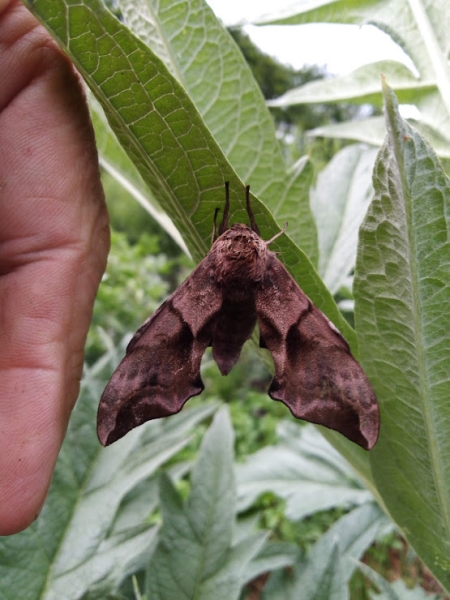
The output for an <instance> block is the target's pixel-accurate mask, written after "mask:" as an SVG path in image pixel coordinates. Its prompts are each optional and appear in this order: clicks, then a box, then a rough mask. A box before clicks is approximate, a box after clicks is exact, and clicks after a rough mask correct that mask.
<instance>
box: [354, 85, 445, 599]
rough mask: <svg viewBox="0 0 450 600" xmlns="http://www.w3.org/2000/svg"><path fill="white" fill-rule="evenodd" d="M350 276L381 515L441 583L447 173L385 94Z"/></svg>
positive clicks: (391, 97) (373, 467)
mask: <svg viewBox="0 0 450 600" xmlns="http://www.w3.org/2000/svg"><path fill="white" fill-rule="evenodd" d="M386 103H387V127H388V137H387V140H386V142H385V144H384V146H383V147H382V149H381V151H380V154H379V157H378V160H377V163H376V166H375V171H374V186H375V191H376V193H375V199H374V202H373V204H372V205H371V207H370V209H369V212H368V215H367V217H366V219H365V221H364V223H363V226H362V229H361V233H360V242H359V250H358V260H357V268H356V275H355V283H354V294H355V300H356V307H355V317H356V320H357V325H358V329H357V330H358V336H359V344H360V346H359V347H360V351H361V362H362V364H363V366H364V368H365V370H366V372H367V373H368V376H369V378H370V380H371V382H372V383H373V385H374V387H375V390H376V392H377V396H378V399H379V402H380V407H381V423H382V426H381V435H380V440H379V443H378V445H377V447H376V448H375V449H374V451H373V452H372V453H371V455H370V462H371V465H372V472H373V474H374V477H375V481H376V484H377V487H378V489H379V491H380V493H381V495H382V497H383V501H384V502H385V505H386V506H387V508H388V510H389V512H390V514H391V515H392V516H393V518H394V519H395V521H396V522H397V523H398V524H399V526H400V527H401V528H402V529H403V531H404V532H405V534H406V535H407V537H408V539H409V540H410V542H411V543H412V545H413V546H414V548H415V549H416V551H417V552H418V553H419V555H420V556H421V558H422V559H423V560H424V561H425V562H426V564H427V565H428V567H429V568H430V569H431V570H432V571H433V573H434V574H435V575H436V576H437V577H438V578H439V579H440V580H441V582H442V583H443V585H444V586H446V587H447V589H449V588H450V402H449V398H450V368H449V365H450V338H449V335H448V332H449V331H450V241H449V238H450V210H449V206H450V181H449V179H448V178H447V177H446V175H445V173H444V172H443V170H442V167H441V165H440V163H439V161H438V159H437V158H436V155H435V153H434V152H433V150H432V148H431V147H430V146H429V145H428V144H427V143H426V142H425V141H424V139H423V138H421V137H420V136H419V134H418V133H417V132H416V131H415V130H414V129H412V128H411V127H410V126H409V125H408V124H407V123H406V122H405V121H403V120H402V119H401V118H400V117H399V115H398V112H397V108H396V102H395V97H394V96H393V94H392V92H390V91H389V92H388V91H387V92H386Z"/></svg>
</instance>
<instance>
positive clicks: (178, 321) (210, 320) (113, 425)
mask: <svg viewBox="0 0 450 600" xmlns="http://www.w3.org/2000/svg"><path fill="white" fill-rule="evenodd" d="M212 262H213V260H212V258H211V255H210V254H209V255H208V256H207V257H206V258H205V259H204V260H203V261H202V262H201V263H200V264H199V266H198V267H197V268H196V269H195V271H194V272H193V273H192V274H191V275H190V276H189V277H188V278H187V279H186V281H185V282H184V283H183V284H182V285H181V286H180V287H179V288H178V289H177V290H176V291H175V292H174V293H173V294H172V295H171V296H170V297H169V298H168V299H167V300H166V301H165V302H164V304H163V305H162V306H160V308H159V309H158V310H157V311H156V312H155V313H154V314H153V315H152V316H151V317H149V318H148V319H147V321H145V323H144V324H143V325H141V327H140V328H139V329H138V331H137V332H136V334H135V335H134V337H133V339H132V340H131V342H130V343H129V344H128V347H127V352H126V356H125V357H124V358H123V359H122V361H121V363H120V364H119V366H118V367H117V369H116V370H115V372H114V374H113V376H112V377H111V379H110V381H109V383H108V385H107V386H106V388H105V390H104V392H103V395H102V397H101V400H100V404H99V408H98V437H99V439H100V442H101V443H102V444H103V445H108V444H111V443H113V442H114V441H116V440H118V439H119V438H121V437H122V436H124V435H125V434H126V433H127V432H128V431H130V430H131V429H133V428H134V427H137V426H139V425H141V424H142V423H145V422H146V421H149V420H151V419H157V418H160V417H166V416H169V415H172V414H175V413H177V412H179V411H180V410H181V408H182V407H183V405H184V403H185V402H186V401H187V400H188V399H189V398H190V397H192V396H195V395H197V394H200V393H201V392H202V390H203V387H204V386H203V382H202V380H201V377H200V362H201V359H202V356H203V353H204V351H205V349H206V348H207V346H208V345H209V344H210V343H211V339H212V335H213V330H214V322H215V318H216V316H217V314H218V313H219V311H220V308H221V305H222V298H221V294H220V289H219V288H218V286H217V284H216V282H215V279H214V273H213V270H212V268H211V263H212Z"/></svg>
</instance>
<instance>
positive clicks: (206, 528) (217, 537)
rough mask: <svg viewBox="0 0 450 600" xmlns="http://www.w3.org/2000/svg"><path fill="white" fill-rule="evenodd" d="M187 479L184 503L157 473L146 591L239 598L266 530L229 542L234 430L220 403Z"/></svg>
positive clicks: (179, 596)
mask: <svg viewBox="0 0 450 600" xmlns="http://www.w3.org/2000/svg"><path fill="white" fill-rule="evenodd" d="M191 482H192V490H191V494H190V496H189V499H188V501H187V503H186V504H185V505H184V504H183V502H182V499H181V497H180V495H179V493H178V492H177V490H176V489H175V487H174V486H173V484H172V482H171V480H170V479H169V478H168V477H167V476H166V475H163V476H162V477H161V482H160V495H161V510H162V515H163V522H164V524H163V527H162V530H161V539H160V542H159V544H158V547H157V550H156V552H155V553H154V555H153V557H152V560H151V563H150V565H149V567H148V569H147V584H146V585H147V597H148V598H151V599H152V600H158V599H160V600H164V599H167V600H173V599H174V598H177V600H178V599H179V600H183V599H194V598H195V599H198V600H200V599H205V600H206V599H210V598H215V599H216V598H217V600H221V599H222V598H223V599H224V600H232V599H233V598H238V597H239V593H240V589H241V587H242V585H243V584H244V582H245V580H244V573H245V571H246V567H247V565H248V563H249V562H250V561H251V560H252V558H253V557H255V556H256V555H257V554H258V552H259V551H260V549H261V548H262V546H263V544H264V541H265V537H266V534H264V533H258V534H253V535H250V536H247V537H245V538H243V539H240V540H239V541H238V542H237V543H235V544H233V543H232V534H233V526H234V518H235V505H236V499H235V495H236V491H235V482H234V473H233V431H232V428H231V423H230V420H229V416H228V412H227V411H226V409H225V408H223V409H222V410H220V411H219V412H218V413H217V415H216V416H215V418H214V421H213V424H212V425H211V427H210V429H209V430H208V432H207V433H206V434H205V436H204V438H203V441H202V445H201V448H200V452H199V456H198V459H197V462H196V464H195V466H194V468H193V471H192V478H191Z"/></svg>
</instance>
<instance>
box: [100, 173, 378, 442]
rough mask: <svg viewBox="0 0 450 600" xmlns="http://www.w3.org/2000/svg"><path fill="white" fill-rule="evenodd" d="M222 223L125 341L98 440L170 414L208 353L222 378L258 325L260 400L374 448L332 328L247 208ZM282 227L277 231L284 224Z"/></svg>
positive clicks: (369, 418) (360, 376) (361, 388)
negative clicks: (264, 387)
mask: <svg viewBox="0 0 450 600" xmlns="http://www.w3.org/2000/svg"><path fill="white" fill-rule="evenodd" d="M225 196H226V198H225V208H224V213H223V219H222V222H221V224H220V226H219V228H218V231H217V227H216V217H217V212H218V210H219V209H216V212H215V214H214V228H213V236H212V238H213V239H212V241H213V244H212V247H211V250H210V251H209V253H208V254H207V256H206V257H205V258H204V259H203V260H202V261H201V263H200V264H199V265H198V267H197V268H196V269H195V270H194V271H193V273H192V274H191V275H190V276H189V277H188V278H187V279H186V280H185V281H184V283H182V284H181V286H180V287H179V288H178V289H177V290H176V291H175V292H174V293H173V294H172V295H171V296H170V297H169V298H168V299H167V300H166V301H165V302H164V304H162V306H160V308H159V309H158V310H157V311H156V312H155V313H154V314H153V315H152V316H151V317H149V318H148V319H147V320H146V321H145V323H144V324H143V325H141V327H140V328H139V329H138V331H137V332H136V334H135V335H134V337H133V338H132V340H131V341H130V343H129V345H128V347H127V350H126V356H125V358H124V359H123V360H122V362H121V363H120V364H119V366H118V367H117V369H116V371H115V372H114V374H113V376H112V377H111V380H110V381H109V383H108V385H107V386H106V389H105V391H104V392H103V395H102V397H101V400H100V405H99V408H98V437H99V440H100V442H101V443H102V444H103V445H105V446H106V445H108V444H111V443H113V442H115V441H116V440H118V439H119V438H121V437H122V436H124V435H125V434H126V433H128V431H130V430H131V429H133V428H134V427H137V426H138V425H141V424H142V423H145V422H146V421H149V420H151V419H157V418H160V417H166V416H168V415H173V414H174V413H177V412H179V411H180V410H181V409H182V407H183V405H184V404H185V402H186V401H187V400H188V399H189V398H191V397H192V396H196V395H197V394H200V393H201V392H202V391H203V389H204V385H203V382H202V379H201V377H200V362H201V359H202V356H203V354H204V352H205V350H206V348H207V347H208V346H212V353H213V356H214V359H215V361H216V362H217V365H218V366H219V369H220V371H221V373H222V375H227V374H228V373H229V372H230V370H231V368H232V366H233V365H234V363H235V362H236V361H237V359H238V357H239V355H240V352H241V349H242V346H243V344H244V342H245V341H246V340H247V339H248V338H249V337H250V336H251V334H252V332H253V329H254V327H255V325H256V322H258V324H259V330H260V345H261V347H263V348H267V349H268V350H269V352H270V353H271V355H272V357H273V361H274V366H275V373H274V376H273V379H272V382H271V384H270V388H269V392H268V393H269V395H270V397H271V398H273V399H274V400H279V401H281V402H283V403H284V404H285V405H286V406H287V407H288V408H289V410H290V411H291V413H292V414H293V415H294V416H295V417H297V418H299V419H305V420H307V421H311V422H312V423H317V424H320V425H324V426H325V427H328V428H330V429H334V430H336V431H339V432H340V433H342V434H343V435H345V436H346V437H347V438H348V439H350V440H352V441H353V442H356V443H357V444H359V445H360V446H362V447H363V448H365V449H366V450H370V449H371V448H372V447H373V446H374V445H375V443H376V441H377V437H378V429H379V413H378V404H377V400H376V397H375V393H374V391H373V389H372V387H371V385H370V383H369V380H368V379H367V377H366V375H365V374H364V372H363V370H362V369H361V367H360V366H359V364H358V363H357V362H356V360H355V359H354V358H353V356H352V354H351V352H350V348H349V346H348V344H347V342H346V341H345V339H344V338H343V337H342V335H341V334H340V333H339V331H338V330H337V328H336V327H335V326H334V325H333V323H331V321H329V320H328V319H327V317H325V315H324V314H323V313H322V312H321V311H320V310H319V309H318V308H316V307H315V306H314V304H313V303H312V302H311V300H310V299H309V298H308V297H307V296H306V294H305V293H304V292H303V291H302V290H301V289H300V287H299V286H298V285H297V283H296V282H295V281H294V279H293V278H292V277H291V275H290V274H289V273H288V271H287V270H286V269H285V267H284V266H283V265H282V263H281V262H280V260H279V259H278V258H277V256H276V255H275V253H274V252H271V251H270V250H269V248H268V246H269V245H270V244H271V243H272V242H273V241H274V239H276V238H277V237H278V236H279V235H281V234H282V233H284V229H283V230H282V231H281V232H280V233H278V235H276V236H275V237H274V238H272V239H271V240H269V241H267V242H265V241H264V240H263V239H261V237H260V233H259V229H258V227H257V225H256V222H255V218H254V215H253V212H252V209H251V206H250V192H249V186H247V188H246V204H247V213H248V216H249V219H250V226H248V225H243V224H239V223H237V224H234V225H232V226H231V227H229V226H228V215H229V207H230V200H229V189H228V183H227V184H226V194H225ZM285 227H286V225H285Z"/></svg>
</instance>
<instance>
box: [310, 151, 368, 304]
mask: <svg viewBox="0 0 450 600" xmlns="http://www.w3.org/2000/svg"><path fill="white" fill-rule="evenodd" d="M375 156H376V150H375V149H374V148H364V147H362V146H360V145H352V146H347V147H345V148H343V149H342V150H340V151H339V152H338V153H337V154H336V155H335V156H334V157H333V158H332V160H331V161H330V162H329V163H328V165H327V166H326V167H325V169H323V171H322V172H321V173H319V176H318V178H317V184H316V186H315V188H313V189H312V190H311V206H312V209H313V212H314V215H315V218H316V224H317V229H318V233H319V251H320V254H319V273H320V275H321V276H322V278H323V280H324V281H325V283H326V285H327V287H328V289H329V290H330V291H331V292H332V293H334V294H335V293H336V292H337V291H338V290H339V289H340V287H341V286H342V285H343V283H344V281H345V279H346V277H347V276H348V275H349V274H350V273H351V272H352V271H353V269H354V267H355V260H356V247H357V243H358V231H359V226H360V225H361V222H362V220H363V218H364V216H365V214H366V211H367V207H368V206H369V203H370V201H371V199H372V196H373V187H372V170H373V163H374V161H375Z"/></svg>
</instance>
